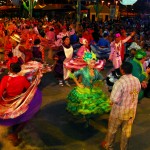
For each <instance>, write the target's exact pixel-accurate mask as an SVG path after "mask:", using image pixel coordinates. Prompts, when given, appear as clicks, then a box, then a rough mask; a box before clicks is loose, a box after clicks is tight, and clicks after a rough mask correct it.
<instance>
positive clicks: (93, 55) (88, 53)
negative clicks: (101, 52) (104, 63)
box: [83, 52, 97, 62]
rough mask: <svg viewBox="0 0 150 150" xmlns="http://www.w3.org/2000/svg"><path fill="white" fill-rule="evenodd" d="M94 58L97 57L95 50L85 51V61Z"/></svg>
mask: <svg viewBox="0 0 150 150" xmlns="http://www.w3.org/2000/svg"><path fill="white" fill-rule="evenodd" d="M92 59H95V60H96V59H97V58H96V55H95V54H94V53H93V52H91V53H90V52H85V53H84V56H83V60H84V61H85V62H88V61H90V60H92Z"/></svg>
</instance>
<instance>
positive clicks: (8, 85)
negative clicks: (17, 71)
mask: <svg viewBox="0 0 150 150" xmlns="http://www.w3.org/2000/svg"><path fill="white" fill-rule="evenodd" d="M29 86H30V83H29V81H28V80H27V79H26V78H25V77H24V76H10V75H7V76H4V77H3V79H2V80H1V83H0V97H2V94H3V92H4V91H5V90H6V93H7V97H14V96H17V95H19V94H21V93H22V92H23V90H24V89H28V88H29Z"/></svg>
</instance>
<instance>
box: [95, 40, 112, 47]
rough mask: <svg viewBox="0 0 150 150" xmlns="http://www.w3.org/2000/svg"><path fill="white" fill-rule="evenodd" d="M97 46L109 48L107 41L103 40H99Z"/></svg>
mask: <svg viewBox="0 0 150 150" xmlns="http://www.w3.org/2000/svg"><path fill="white" fill-rule="evenodd" d="M97 45H98V46H104V47H108V48H109V47H110V43H109V41H108V40H106V39H104V38H101V39H100V40H99V41H98V44H97Z"/></svg>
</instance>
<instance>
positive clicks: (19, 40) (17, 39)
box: [10, 34, 21, 43]
mask: <svg viewBox="0 0 150 150" xmlns="http://www.w3.org/2000/svg"><path fill="white" fill-rule="evenodd" d="M10 37H11V38H12V39H13V40H15V41H16V42H19V43H20V42H21V38H20V36H19V35H18V34H14V35H12V36H10Z"/></svg>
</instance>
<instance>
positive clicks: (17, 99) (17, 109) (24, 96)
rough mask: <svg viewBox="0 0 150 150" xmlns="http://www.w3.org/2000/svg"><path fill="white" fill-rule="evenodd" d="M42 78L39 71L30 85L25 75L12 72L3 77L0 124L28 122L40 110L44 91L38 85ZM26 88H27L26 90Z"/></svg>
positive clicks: (0, 89) (0, 90)
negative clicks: (12, 73)
mask: <svg viewBox="0 0 150 150" xmlns="http://www.w3.org/2000/svg"><path fill="white" fill-rule="evenodd" d="M40 78H41V74H40V73H38V74H37V75H36V78H35V80H33V81H32V83H31V85H30V83H29V82H28V80H27V79H26V77H24V76H20V75H11V74H10V75H8V76H4V77H3V79H2V80H1V83H0V125H4V126H13V125H16V124H20V123H22V122H26V121H28V120H30V119H31V118H32V117H33V116H34V115H35V114H36V113H37V112H38V111H39V109H40V106H41V103H42V93H41V91H40V90H39V89H38V88H37V85H38V84H39V82H40ZM14 87H15V88H14ZM24 89H27V90H26V91H25V92H24Z"/></svg>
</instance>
